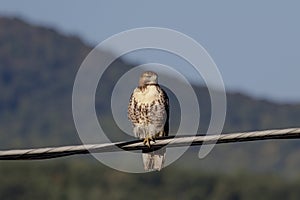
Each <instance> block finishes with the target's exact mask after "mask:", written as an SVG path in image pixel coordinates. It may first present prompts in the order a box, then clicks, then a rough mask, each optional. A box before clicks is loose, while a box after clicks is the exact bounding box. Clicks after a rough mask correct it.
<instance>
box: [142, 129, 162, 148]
mask: <svg viewBox="0 0 300 200" xmlns="http://www.w3.org/2000/svg"><path fill="white" fill-rule="evenodd" d="M161 136H162V132H158V133H156V134H154V135H147V136H146V137H145V139H144V141H143V143H144V145H146V146H148V147H149V148H150V147H151V144H150V142H151V141H152V142H155V139H156V138H158V137H161Z"/></svg>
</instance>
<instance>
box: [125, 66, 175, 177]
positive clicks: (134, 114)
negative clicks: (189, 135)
mask: <svg viewBox="0 0 300 200" xmlns="http://www.w3.org/2000/svg"><path fill="white" fill-rule="evenodd" d="M157 79H158V77H157V74H156V73H154V72H151V71H146V72H144V73H142V75H141V76H140V80H139V86H138V87H137V88H136V89H135V90H134V91H133V93H132V95H131V97H130V100H129V105H128V118H129V119H130V121H131V122H132V124H133V133H134V134H135V136H136V137H138V138H142V139H144V144H145V145H147V146H148V147H150V142H151V141H153V142H155V139H156V138H158V137H162V136H167V135H168V133H169V99H168V96H167V94H166V93H165V91H164V90H163V89H161V88H160V86H159V85H158V82H157ZM165 156H166V149H164V148H161V149H159V150H156V151H153V152H149V151H148V152H147V151H143V156H142V157H143V163H144V168H145V170H146V171H152V170H158V171H159V170H161V169H162V168H163V165H164V161H165Z"/></svg>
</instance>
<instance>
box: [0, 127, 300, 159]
mask: <svg viewBox="0 0 300 200" xmlns="http://www.w3.org/2000/svg"><path fill="white" fill-rule="evenodd" d="M270 139H300V128H289V129H276V130H264V131H253V132H241V133H228V134H221V135H206V136H181V137H174V136H172V137H165V138H159V139H157V140H156V141H155V143H153V144H152V145H151V147H150V148H149V147H148V146H145V145H144V144H143V142H142V140H134V141H125V142H116V143H105V144H88V145H74V146H62V147H47V148H36V149H22V150H6V151H0V160H36V159H50V158H57V157H63V156H70V155H75V154H89V153H104V152H115V151H124V150H125V151H135V150H146V151H154V150H157V149H159V148H161V147H166V148H171V147H181V146H195V145H207V144H212V143H217V144H221V143H233V142H246V141H256V140H270Z"/></svg>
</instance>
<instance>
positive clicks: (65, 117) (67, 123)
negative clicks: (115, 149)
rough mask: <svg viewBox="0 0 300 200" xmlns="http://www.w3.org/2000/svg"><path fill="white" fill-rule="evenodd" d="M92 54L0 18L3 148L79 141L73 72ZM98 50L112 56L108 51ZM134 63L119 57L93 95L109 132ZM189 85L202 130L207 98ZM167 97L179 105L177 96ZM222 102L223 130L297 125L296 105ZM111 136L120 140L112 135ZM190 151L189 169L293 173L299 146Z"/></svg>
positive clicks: (76, 42) (239, 97)
mask: <svg viewBox="0 0 300 200" xmlns="http://www.w3.org/2000/svg"><path fill="white" fill-rule="evenodd" d="M91 49H92V47H90V46H87V45H86V44H84V43H83V42H82V41H81V40H80V39H79V38H77V37H74V36H66V35H62V34H60V33H58V32H57V31H55V30H53V29H49V28H45V27H37V26H33V25H31V24H28V23H26V22H24V21H22V20H20V19H16V18H4V17H1V18H0V91H1V95H0V133H1V134H0V145H1V148H2V149H4V148H19V147H37V146H51V145H66V144H79V143H80V140H79V138H78V136H77V134H76V129H75V126H74V123H73V118H72V107H71V105H72V104H71V94H72V88H73V82H74V79H75V76H76V72H77V70H78V68H79V66H80V64H81V62H82V61H83V59H84V58H85V56H86V55H87V54H88V53H89V51H90V50H91ZM102 53H103V54H105V55H107V56H112V54H111V53H109V52H106V51H103V52H102ZM133 66H134V64H133V63H128V62H126V61H124V60H122V59H118V60H116V61H115V62H114V63H113V64H112V65H111V67H110V68H109V70H107V71H106V72H105V76H104V77H103V79H104V81H103V82H104V83H105V84H104V85H102V86H101V94H100V92H99V91H98V92H97V97H96V108H97V111H98V113H101V116H99V119H100V121H102V122H103V123H105V126H106V127H107V128H108V129H109V130H111V131H112V132H120V131H119V129H118V128H116V125H115V123H114V122H113V121H112V116H111V113H110V109H109V108H110V104H109V103H110V99H109V98H108V97H110V92H111V91H112V88H113V86H114V83H115V82H116V81H117V80H118V78H119V77H120V76H121V75H122V74H123V73H124V72H126V71H128V70H129V69H131V68H132V67H133ZM194 88H195V91H196V92H197V95H198V98H199V102H200V109H201V124H200V125H201V126H200V127H201V128H200V130H199V131H200V132H202V131H205V130H206V129H207V125H208V122H209V119H210V100H209V96H208V92H207V89H206V88H204V87H201V86H198V85H194ZM171 96H172V95H171ZM171 99H173V100H172V101H173V102H174V105H173V106H174V108H176V106H178V104H176V99H175V97H174V96H173V97H172V98H171ZM126 101H127V100H126ZM227 101H228V108H227V118H226V123H225V128H224V131H225V132H229V131H246V130H258V129H269V128H285V127H297V126H300V104H279V103H274V102H270V101H266V100H257V99H254V98H251V97H249V96H246V95H243V94H241V93H227ZM178 116H179V115H178V112H177V111H176V109H173V119H172V122H171V125H173V130H176V127H177V126H178V120H179V118H178ZM114 139H115V140H118V139H122V137H120V138H118V137H117V135H115V136H114ZM193 150H194V148H193V149H192V151H190V153H189V154H188V155H186V156H184V158H182V159H186V160H190V161H191V160H192V161H193V162H192V164H191V165H189V166H186V167H191V168H196V167H198V166H201V167H205V168H207V169H211V170H225V171H230V170H234V169H251V170H256V171H260V170H263V171H264V170H266V171H268V170H269V169H271V170H275V171H282V170H284V171H285V172H293V173H294V172H297V170H298V169H299V167H300V157H299V156H298V155H299V153H300V141H297V140H296V141H275V142H255V143H243V144H234V145H233V144H230V145H219V146H218V147H216V148H215V149H214V150H213V152H212V153H211V154H210V155H209V156H208V157H207V158H205V159H204V160H203V161H198V160H197V159H194V157H195V156H196V153H193V152H194V151H193ZM191 156H192V158H191ZM185 157H186V158H185ZM195 160H196V161H195ZM183 163H184V164H185V165H186V162H181V161H179V162H178V165H181V164H183ZM220 163H221V165H220Z"/></svg>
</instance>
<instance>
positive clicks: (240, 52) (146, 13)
mask: <svg viewBox="0 0 300 200" xmlns="http://www.w3.org/2000/svg"><path fill="white" fill-rule="evenodd" d="M299 8H300V1H296V0H294V1H291V0H287V1H277V0H264V1H260V0H253V1H238V0H236V1H233V0H228V1H215V0H211V1H196V0H195V1H174V0H173V1H171V0H165V1H157V0H152V1H141V0H133V1H131V0H128V1H114V0H112V1H99V0H87V1H82V0H51V1H40V0H26V1H17V0H0V15H4V16H17V17H20V18H22V19H24V20H26V21H29V22H31V23H33V24H37V25H42V26H48V27H52V28H55V29H57V30H59V31H60V32H62V33H64V34H70V35H77V36H79V37H80V38H82V39H83V40H84V41H85V42H86V43H88V44H90V45H91V46H96V45H97V44H98V43H100V42H102V41H103V40H105V39H106V38H108V37H110V36H112V35H114V34H117V33H119V32H122V31H126V30H128V29H132V28H139V27H149V26H151V27H164V28H170V29H174V30H176V31H180V32H182V33H184V34H186V35H188V36H189V37H191V38H193V39H194V40H196V41H197V42H198V43H200V44H201V45H202V46H203V47H204V48H205V49H206V50H207V52H208V53H209V54H210V56H211V57H212V59H213V60H214V62H215V63H216V65H217V66H218V68H219V70H220V73H221V75H222V78H223V80H224V84H225V87H226V89H227V90H228V91H239V92H243V93H246V94H249V95H251V96H254V97H258V98H261V99H269V100H274V101H278V102H300V91H299V85H300V79H299V75H300V26H299V19H300V12H299ZM153 57H155V59H154V60H155V61H156V62H166V63H168V61H169V64H174V63H175V62H177V61H178V59H177V60H176V59H173V60H172V59H171V58H170V57H169V56H168V55H165V54H159V53H157V52H149V55H147V52H146V53H142V54H139V53H137V54H136V55H132V56H131V57H130V56H129V58H130V59H133V60H137V61H140V62H150V61H152V60H153ZM178 62H180V61H178ZM190 74H192V72H191V73H190Z"/></svg>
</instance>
